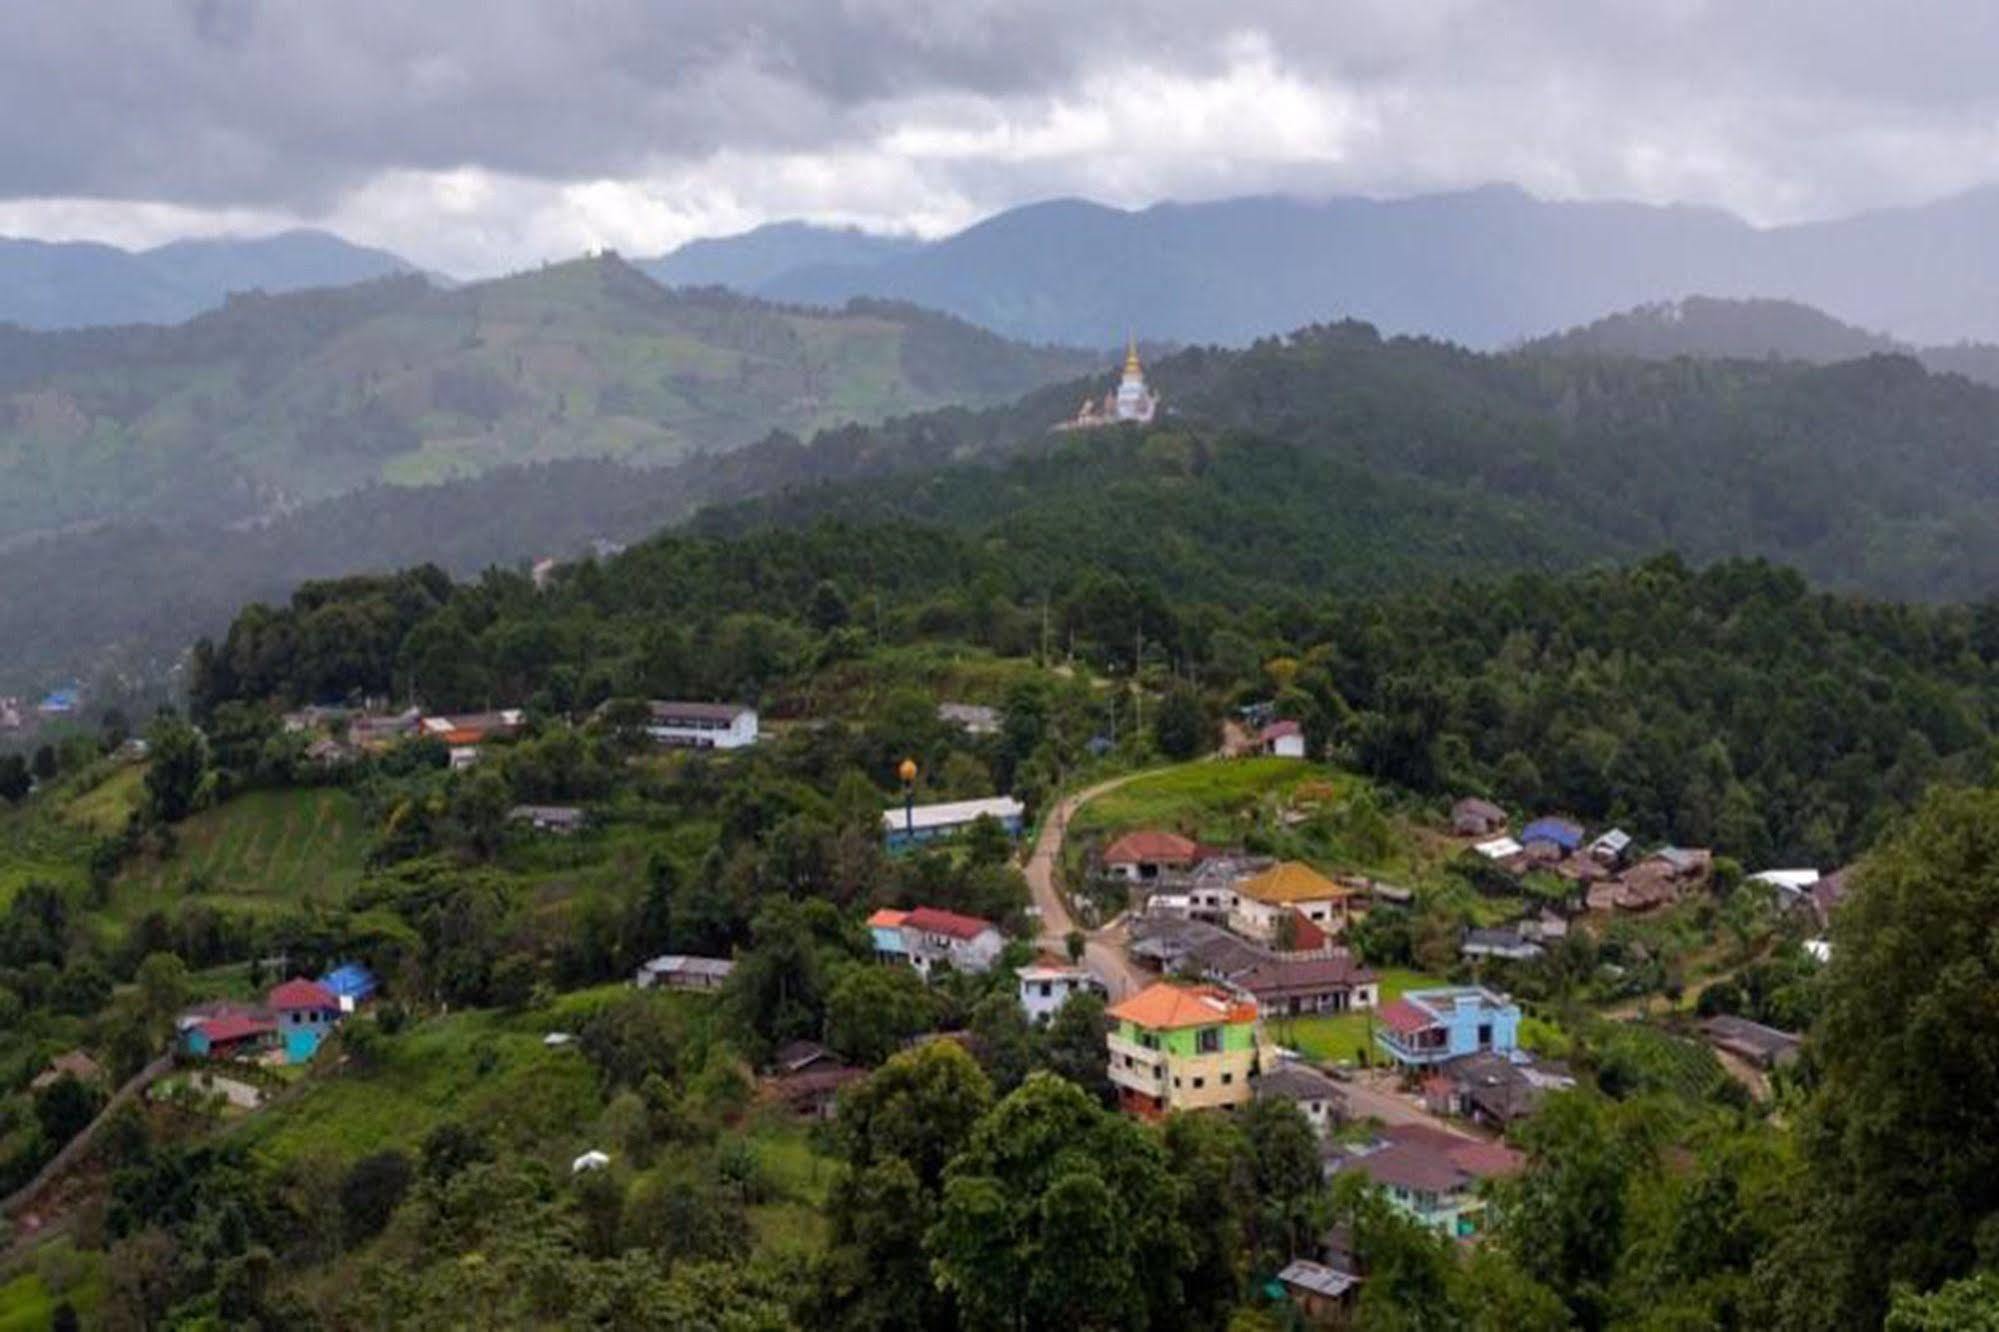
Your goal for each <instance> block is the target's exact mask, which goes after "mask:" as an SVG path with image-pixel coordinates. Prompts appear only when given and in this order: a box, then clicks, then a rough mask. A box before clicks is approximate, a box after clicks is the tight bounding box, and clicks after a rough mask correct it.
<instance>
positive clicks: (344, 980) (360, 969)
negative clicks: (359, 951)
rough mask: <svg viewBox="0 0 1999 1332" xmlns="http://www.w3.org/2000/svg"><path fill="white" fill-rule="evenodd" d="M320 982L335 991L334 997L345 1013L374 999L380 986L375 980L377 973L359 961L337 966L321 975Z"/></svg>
mask: <svg viewBox="0 0 1999 1332" xmlns="http://www.w3.org/2000/svg"><path fill="white" fill-rule="evenodd" d="M319 983H320V984H321V985H324V986H325V987H326V988H327V989H329V990H331V991H332V992H333V997H334V999H335V1000H336V1001H337V1002H338V1003H339V1005H340V1011H341V1012H343V1013H352V1012H353V1011H354V1010H355V1009H357V1008H359V1007H360V1006H361V1005H363V1004H365V1003H367V1002H368V1001H369V1000H370V999H373V998H374V997H375V991H376V989H377V988H379V987H378V985H377V983H376V981H375V973H374V972H372V971H370V970H368V968H366V967H364V966H362V965H361V964H360V963H359V962H347V963H344V964H342V965H340V966H337V967H335V968H334V969H333V970H331V971H329V972H327V973H326V974H325V975H324V976H321V977H320V978H319Z"/></svg>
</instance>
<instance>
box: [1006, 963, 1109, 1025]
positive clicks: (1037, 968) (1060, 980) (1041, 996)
mask: <svg viewBox="0 0 1999 1332" xmlns="http://www.w3.org/2000/svg"><path fill="white" fill-rule="evenodd" d="M1013 974H1014V975H1015V976H1016V977H1018V978H1019V980H1020V1006H1021V1008H1022V1010H1023V1011H1025V1012H1026V1014H1027V1020H1028V1021H1029V1022H1045V1021H1047V1020H1049V1019H1051V1018H1053V1017H1054V1016H1055V1015H1056V1014H1057V1013H1059V1012H1061V1011H1062V1005H1064V1004H1066V1003H1068V1002H1069V997H1070V996H1071V995H1074V994H1080V993H1082V992H1083V991H1085V990H1094V991H1095V992H1096V993H1098V994H1100V995H1101V994H1103V993H1105V991H1104V983H1103V982H1102V981H1100V980H1098V979H1097V978H1096V976H1094V975H1093V974H1091V972H1090V969H1089V968H1088V967H1079V966H1072V965H1070V964H1069V963H1067V962H1064V961H1060V960H1058V959H1056V958H1052V957H1048V956H1045V955H1044V956H1042V957H1038V958H1036V959H1034V961H1032V962H1030V963H1029V964H1028V965H1026V966H1024V967H1020V968H1017V969H1016V970H1015V971H1014V973H1013Z"/></svg>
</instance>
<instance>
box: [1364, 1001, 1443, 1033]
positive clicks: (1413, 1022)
mask: <svg viewBox="0 0 1999 1332" xmlns="http://www.w3.org/2000/svg"><path fill="white" fill-rule="evenodd" d="M1374 1015H1375V1017H1377V1018H1379V1019H1380V1020H1381V1025H1382V1026H1384V1027H1386V1028H1388V1029H1389V1030H1390V1031H1392V1032H1395V1033H1396V1034H1397V1035H1401V1036H1414V1035H1415V1034H1416V1033H1417V1032H1419V1031H1428V1030H1429V1029H1430V1028H1431V1027H1434V1026H1436V1025H1437V1023H1436V1020H1435V1019H1434V1018H1432V1017H1431V1016H1430V1015H1429V1014H1428V1013H1425V1012H1424V1011H1423V1010H1422V1009H1420V1008H1418V1007H1416V1005H1414V1004H1412V1003H1410V1002H1409V1001H1408V1000H1407V999H1391V1000H1389V1001H1388V1002H1387V1003H1385V1004H1383V1005H1382V1006H1381V1007H1380V1008H1379V1009H1377V1010H1375V1014H1374Z"/></svg>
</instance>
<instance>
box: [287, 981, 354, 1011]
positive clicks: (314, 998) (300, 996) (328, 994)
mask: <svg viewBox="0 0 1999 1332" xmlns="http://www.w3.org/2000/svg"><path fill="white" fill-rule="evenodd" d="M270 1000H271V1007H272V1008H275V1009H277V1010H279V1011H280V1012H283V1011H285V1010H287V1009H293V1008H338V1007H340V1000H339V999H337V998H335V997H334V994H333V991H331V990H329V989H327V988H326V987H325V986H324V985H321V984H320V983H319V982H318V981H312V980H306V979H304V978H303V977H294V978H293V979H291V980H288V981H286V982H285V983H284V984H283V985H280V986H278V987H277V988H276V989H274V990H272V991H271V995H270Z"/></svg>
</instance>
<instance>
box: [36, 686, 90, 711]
mask: <svg viewBox="0 0 1999 1332" xmlns="http://www.w3.org/2000/svg"><path fill="white" fill-rule="evenodd" d="M79 692H80V691H79V690H78V689H77V688H76V686H74V685H71V686H69V687H68V688H65V689H52V690H50V691H49V696H48V697H47V698H45V699H43V700H42V701H41V702H40V703H38V704H36V705H35V710H36V711H37V712H40V713H42V714H43V715H44V716H49V717H66V716H68V715H69V714H70V713H72V712H75V711H76V705H77V695H78V694H79Z"/></svg>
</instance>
